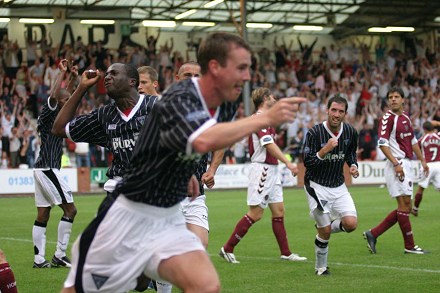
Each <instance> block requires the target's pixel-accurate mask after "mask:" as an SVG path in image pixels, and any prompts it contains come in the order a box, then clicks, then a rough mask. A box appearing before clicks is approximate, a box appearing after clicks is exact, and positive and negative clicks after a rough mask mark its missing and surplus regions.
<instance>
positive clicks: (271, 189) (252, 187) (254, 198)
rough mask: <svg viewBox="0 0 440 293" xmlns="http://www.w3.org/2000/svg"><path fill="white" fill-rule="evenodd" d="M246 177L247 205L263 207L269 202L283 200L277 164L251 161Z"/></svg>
mask: <svg viewBox="0 0 440 293" xmlns="http://www.w3.org/2000/svg"><path fill="white" fill-rule="evenodd" d="M248 177H249V184H248V192H247V204H248V206H260V207H261V208H263V209H265V208H267V206H268V204H270V203H277V202H283V201H284V198H283V187H282V185H281V174H280V173H279V172H278V165H269V164H262V163H251V165H250V168H249V176H248Z"/></svg>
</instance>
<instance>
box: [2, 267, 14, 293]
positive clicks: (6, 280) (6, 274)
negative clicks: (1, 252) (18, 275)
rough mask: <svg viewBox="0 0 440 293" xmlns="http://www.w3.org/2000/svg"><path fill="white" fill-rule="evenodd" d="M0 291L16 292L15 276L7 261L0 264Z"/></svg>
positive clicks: (4, 292)
mask: <svg viewBox="0 0 440 293" xmlns="http://www.w3.org/2000/svg"><path fill="white" fill-rule="evenodd" d="M0 292H2V293H17V283H16V282H15V276H14V273H13V272H12V269H11V267H10V266H9V264H8V263H2V264H0Z"/></svg>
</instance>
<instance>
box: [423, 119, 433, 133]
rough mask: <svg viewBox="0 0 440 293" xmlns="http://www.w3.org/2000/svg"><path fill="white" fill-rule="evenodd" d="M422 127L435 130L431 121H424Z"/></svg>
mask: <svg viewBox="0 0 440 293" xmlns="http://www.w3.org/2000/svg"><path fill="white" fill-rule="evenodd" d="M422 127H423V129H424V130H426V131H433V130H434V125H432V123H431V122H429V121H426V122H425V123H423V126H422Z"/></svg>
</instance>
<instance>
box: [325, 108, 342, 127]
mask: <svg viewBox="0 0 440 293" xmlns="http://www.w3.org/2000/svg"><path fill="white" fill-rule="evenodd" d="M344 118H345V104H343V103H342V104H340V103H335V102H333V103H331V105H330V108H329V109H328V120H327V123H329V124H330V127H331V128H339V126H341V123H342V121H344Z"/></svg>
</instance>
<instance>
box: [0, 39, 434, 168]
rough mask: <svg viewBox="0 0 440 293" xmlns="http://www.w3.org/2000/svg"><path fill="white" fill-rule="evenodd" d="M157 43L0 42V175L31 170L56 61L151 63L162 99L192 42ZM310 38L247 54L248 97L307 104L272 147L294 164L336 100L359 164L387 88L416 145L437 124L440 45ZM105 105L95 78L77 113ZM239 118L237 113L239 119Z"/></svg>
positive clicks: (95, 154) (90, 151)
mask: <svg viewBox="0 0 440 293" xmlns="http://www.w3.org/2000/svg"><path fill="white" fill-rule="evenodd" d="M159 37H160V32H159V33H158V34H157V35H156V36H153V35H147V36H146V40H145V45H140V44H136V43H133V42H131V41H130V39H128V38H123V39H122V40H121V43H120V45H119V48H117V49H109V48H106V47H105V46H104V45H103V44H102V43H101V42H100V41H98V42H97V43H94V44H84V43H83V41H82V39H81V37H78V38H77V40H76V41H75V42H74V43H73V44H65V45H63V46H62V47H60V45H54V42H53V40H52V38H51V35H50V33H48V35H47V36H46V37H43V38H42V39H41V40H40V41H38V42H37V40H36V39H37V38H36V36H30V37H28V35H27V34H25V35H24V38H25V40H26V46H25V47H24V48H20V47H19V46H18V43H17V41H16V40H15V41H13V40H11V39H9V37H8V35H4V36H3V39H2V41H1V42H0V106H1V113H0V115H1V128H0V134H1V145H0V146H1V148H0V149H1V164H0V166H1V168H17V167H19V166H20V165H22V166H27V167H30V168H32V167H33V165H34V161H35V158H36V156H37V154H38V149H39V143H40V142H39V139H38V135H37V129H36V119H37V118H38V115H39V111H40V108H41V105H42V104H43V103H44V102H45V101H46V100H47V98H48V96H49V95H50V92H51V90H52V87H53V86H54V83H55V78H56V76H57V72H58V70H59V69H58V67H57V63H58V62H59V61H60V60H61V59H63V58H66V59H68V60H71V61H72V63H74V64H76V65H77V66H78V68H79V73H80V74H81V73H82V72H83V71H84V70H88V69H93V70H96V69H99V70H101V71H102V72H105V70H106V68H107V67H108V66H109V65H110V64H112V63H114V62H122V63H131V64H132V65H134V66H136V67H140V66H143V65H149V66H151V67H153V68H155V69H156V70H157V72H158V74H159V85H160V91H161V92H163V91H164V90H166V89H167V88H168V87H169V86H170V84H171V83H173V82H174V81H175V75H176V73H177V70H178V69H179V68H180V66H181V65H182V64H183V63H184V62H187V61H189V59H190V58H189V53H190V52H196V51H197V49H198V45H199V44H198V41H195V40H191V41H189V42H187V44H186V46H187V47H186V48H176V49H175V48H174V47H175V44H174V41H173V38H170V39H169V40H167V41H166V42H161V44H162V45H160V46H158V44H159V42H158V39H159ZM317 40H318V39H316V40H315V41H314V42H313V43H311V44H303V43H302V42H301V38H300V36H298V37H297V39H296V41H297V42H298V46H297V47H299V50H294V49H293V44H294V40H293V39H292V41H290V43H289V44H286V42H285V40H284V38H283V39H282V40H279V39H277V38H275V39H274V41H273V46H272V47H271V48H261V49H258V50H255V51H254V53H253V58H252V62H253V64H252V79H251V82H250V89H251V90H253V89H256V88H258V87H262V86H264V87H268V88H270V89H271V90H272V92H273V93H274V95H275V96H276V97H277V98H283V97H286V96H302V97H306V98H307V99H308V102H307V103H305V104H303V105H301V108H300V111H299V113H298V115H297V117H296V119H295V121H294V122H293V123H290V124H288V125H285V126H284V127H282V128H280V129H279V130H278V140H277V144H278V145H279V146H280V148H281V149H283V150H284V152H285V153H287V154H289V155H290V156H291V158H292V160H295V161H297V160H299V159H300V157H301V156H300V154H301V148H302V145H303V140H304V139H303V138H304V137H305V134H306V133H307V131H308V129H310V128H311V127H313V126H314V125H315V124H317V123H319V122H320V121H322V120H323V119H324V118H325V117H326V102H327V100H328V99H329V98H331V97H332V96H333V95H334V94H336V93H338V92H339V93H343V94H344V95H345V96H346V98H347V100H348V102H349V108H348V113H347V118H346V119H347V122H348V123H350V124H352V125H353V126H354V127H355V129H356V130H357V131H358V133H359V149H358V157H359V160H381V159H384V158H383V157H382V156H381V152H377V150H376V148H377V127H378V120H379V118H380V117H382V115H383V113H384V112H386V111H387V110H388V109H387V105H386V99H385V98H386V97H385V96H386V93H387V91H388V89H389V88H390V87H391V86H392V85H397V86H400V87H401V88H402V89H403V90H404V93H405V97H408V99H407V103H405V111H406V112H407V113H409V115H410V117H411V120H412V122H413V126H414V129H415V133H416V136H417V137H420V136H421V135H422V132H423V129H422V125H423V123H424V122H425V121H428V120H438V121H440V97H439V96H440V84H439V77H440V68H439V64H440V46H429V45H427V44H433V43H435V42H434V41H432V40H431V39H429V38H427V39H423V40H422V39H407V40H405V41H402V42H401V43H396V44H390V43H389V42H387V40H386V39H385V38H380V39H378V40H377V43H376V44H373V38H371V39H368V38H367V37H357V38H356V37H354V38H352V39H350V40H343V41H341V42H339V43H332V44H330V45H329V46H323V47H322V48H320V49H319V48H316V41H317ZM109 102H110V99H109V98H108V97H107V96H106V91H105V88H104V80H103V79H100V81H99V82H98V84H97V85H96V86H95V87H94V88H93V90H91V91H89V92H88V94H87V97H86V99H84V100H83V102H82V104H81V106H80V107H79V108H78V113H77V114H81V113H88V112H90V111H91V110H93V109H94V108H95V107H99V106H100V105H103V104H106V103H109ZM243 116H244V109H243V107H241V108H240V109H239V111H238V118H240V117H243ZM65 146H66V153H67V154H70V156H71V157H72V159H75V158H76V160H72V161H76V162H78V163H77V164H78V165H77V164H75V165H77V166H86V167H90V166H107V165H108V162H109V161H110V160H111V157H110V155H109V154H108V152H107V151H106V150H105V149H103V148H100V147H96V146H94V145H90V146H89V145H81V146H75V144H73V143H72V142H69V141H66V143H65ZM246 148H247V146H246V141H242V142H239V143H237V144H235V145H234V146H232V147H231V148H230V149H229V150H228V151H227V152H226V154H225V159H224V162H225V163H243V162H246V161H247V160H248V156H247V149H246ZM84 156H86V158H84Z"/></svg>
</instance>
